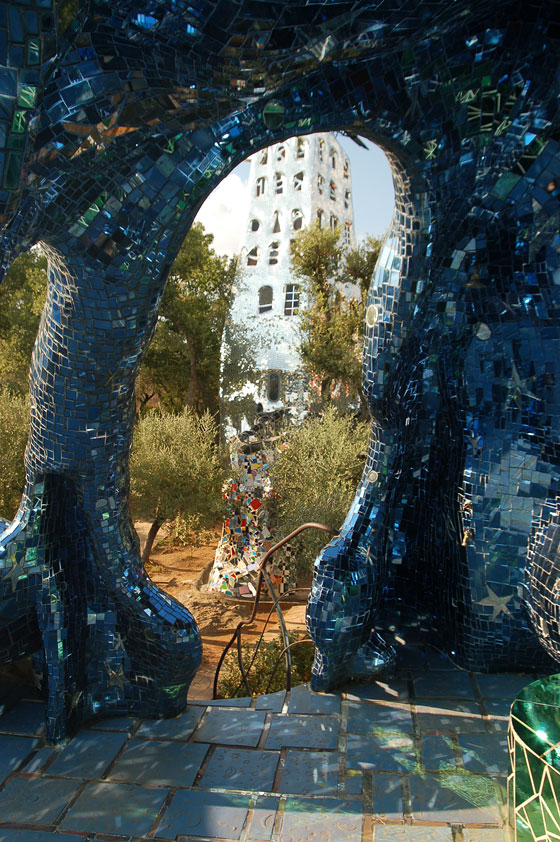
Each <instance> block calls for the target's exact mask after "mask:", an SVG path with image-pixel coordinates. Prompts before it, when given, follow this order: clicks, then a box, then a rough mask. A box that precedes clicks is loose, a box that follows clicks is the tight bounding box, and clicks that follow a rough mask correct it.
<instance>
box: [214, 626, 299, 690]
mask: <svg viewBox="0 0 560 842" xmlns="http://www.w3.org/2000/svg"><path fill="white" fill-rule="evenodd" d="M288 639H289V641H290V643H295V641H296V640H297V638H296V636H295V635H294V634H289V635H288ZM283 651H284V643H283V641H282V638H280V637H278V639H277V640H269V641H263V642H262V643H261V645H260V646H259V649H258V651H257V653H256V655H255V657H254V661H253V663H252V665H251V662H252V660H253V656H254V653H255V646H249V645H248V644H243V646H242V647H241V652H242V658H243V668H244V670H245V672H246V673H247V671H248V679H249V684H250V686H251V690H252V691H253V696H262V695H263V693H276V692H277V691H278V690H285V689H286V661H285V656H284V654H283ZM290 652H291V655H292V686H294V687H295V686H296V685H297V684H303V683H304V682H305V681H309V680H310V678H311V667H312V665H313V655H314V652H315V647H314V645H313V641H312V640H304V641H303V642H301V643H299V642H298V643H296V645H295V646H292V647H291V648H290ZM249 668H250V669H249ZM273 673H274V675H273ZM246 695H247V689H246V687H245V685H244V684H243V682H242V678H241V671H240V669H239V664H238V663H237V651H236V650H234V649H231V650H230V651H229V652H228V654H227V655H226V659H225V661H224V665H223V667H222V670H221V672H220V679H219V682H218V696H219V698H221V699H239V698H243V697H244V696H246Z"/></svg>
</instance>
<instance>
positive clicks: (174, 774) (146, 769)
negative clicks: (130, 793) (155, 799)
mask: <svg viewBox="0 0 560 842" xmlns="http://www.w3.org/2000/svg"><path fill="white" fill-rule="evenodd" d="M208 748H209V745H208V743H187V744H186V745H185V744H184V743H183V742H173V741H171V740H131V741H130V742H129V743H128V745H127V747H126V748H125V750H124V752H123V753H122V755H121V756H120V757H119V759H118V760H117V762H116V763H115V765H114V766H113V768H112V769H111V771H110V772H109V773H108V774H107V778H109V779H110V780H112V781H130V782H131V783H139V784H152V785H153V786H192V785H193V783H194V780H195V778H196V776H197V774H198V771H199V769H200V767H201V765H202V761H203V760H204V758H205V757H206V754H207V752H208Z"/></svg>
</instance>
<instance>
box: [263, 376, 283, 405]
mask: <svg viewBox="0 0 560 842" xmlns="http://www.w3.org/2000/svg"><path fill="white" fill-rule="evenodd" d="M266 392H267V394H266V396H267V398H268V400H269V401H270V402H271V403H276V401H278V400H280V373H279V372H278V371H269V373H268V388H267V390H266Z"/></svg>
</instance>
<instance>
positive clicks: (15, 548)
mask: <svg viewBox="0 0 560 842" xmlns="http://www.w3.org/2000/svg"><path fill="white" fill-rule="evenodd" d="M558 12H559V8H558V4H557V3H555V2H552V0H550V2H526V1H525V2H495V3H493V4H490V3H487V2H484V3H483V2H479V0H473V2H467V0H460V2H455V3H452V4H450V3H448V2H447V0H441V2H435V1H434V2H419V1H418V0H409V2H405V1H403V2H400V0H380V2H377V3H366V2H360V0H355V2H318V0H310V1H309V2H307V3H305V2H299V0H296V2H288V3H284V2H283V3H279V2H266V3H263V2H260V0H235V2H234V0H215V2H210V0H199V2H197V0H195V1H194V2H190V3H186V2H181V0H151V2H134V3H133V2H126V0H112V2H85V3H83V4H81V5H80V6H79V7H78V6H77V5H76V6H74V5H73V4H72V3H68V2H63V3H60V4H59V8H56V7H55V6H54V5H53V3H52V2H51V0H16V2H10V3H2V4H0V67H1V69H0V126H1V134H0V146H1V152H0V168H1V170H2V182H1V188H0V222H1V224H2V230H3V234H2V236H3V250H2V261H3V268H4V269H6V268H7V267H8V266H9V265H10V263H11V261H12V260H13V259H14V257H15V256H17V254H18V253H20V252H21V251H22V250H25V249H27V248H29V247H30V246H31V245H32V244H34V243H36V242H39V241H41V242H42V243H43V244H44V248H45V249H46V251H47V253H48V256H49V291H48V298H47V304H46V308H45V312H44V316H43V320H42V323H41V328H40V332H39V336H38V340H37V344H36V347H35V351H34V355H33V361H32V368H31V406H32V410H31V412H32V430H31V437H30V441H29V446H28V450H27V456H26V468H27V486H26V490H25V493H24V497H23V500H22V504H21V507H20V510H19V513H18V515H17V517H16V520H15V521H14V523H13V524H12V525H11V526H10V527H9V528H8V529H7V530H6V531H5V532H4V533H3V534H2V535H1V536H0V544H1V549H0V599H1V602H0V617H1V619H0V660H2V661H4V662H6V661H9V660H11V659H13V658H16V657H19V656H21V655H23V654H26V653H29V652H31V651H34V650H41V651H42V652H43V669H44V676H43V682H44V685H45V684H46V687H47V692H48V732H49V736H50V738H51V739H60V738H63V736H64V734H65V733H66V729H67V728H73V727H75V726H76V725H77V724H78V723H79V722H80V721H82V720H83V719H87V718H90V717H92V716H95V715H114V714H118V713H127V712H133V713H137V714H141V715H172V714H174V713H178V712H179V711H180V710H181V709H182V708H183V707H184V705H185V703H186V692H187V689H188V685H189V683H190V681H191V680H192V676H193V675H194V673H195V671H196V668H197V665H198V663H199V661H200V652H201V649H200V640H199V636H198V631H197V628H196V623H195V621H194V620H193V618H192V617H191V615H190V614H189V612H188V611H187V610H186V609H185V608H183V607H182V606H180V605H179V604H177V603H176V602H174V601H173V600H172V599H170V598H169V597H167V596H166V595H165V594H163V593H162V592H161V591H159V590H158V589H157V588H156V587H155V586H154V585H153V584H152V583H151V582H150V580H149V579H148V578H147V577H146V575H145V573H144V571H143V570H142V568H141V565H140V560H139V553H138V542H137V538H136V535H135V532H134V530H133V527H132V524H131V521H130V516H129V512H128V454H129V448H130V441H131V433H132V424H133V414H134V379H135V375H136V372H137V369H138V366H139V362H140V360H141V357H142V354H143V351H144V350H145V348H146V345H147V343H148V342H149V339H150V336H151V334H152V331H153V328H154V325H155V320H156V317H157V309H158V304H159V301H160V299H161V295H162V292H163V288H164V284H165V279H166V275H167V272H168V270H169V267H170V265H171V264H172V262H173V259H174V257H175V255H176V254H177V250H178V248H179V245H180V243H181V242H182V240H183V238H184V236H185V233H186V231H187V230H188V228H189V225H190V223H191V220H192V219H193V217H194V215H195V214H196V211H197V210H198V208H199V207H200V205H201V203H202V201H203V200H204V198H205V197H206V196H207V195H208V194H209V192H211V190H212V189H213V187H214V186H215V185H216V184H217V183H218V182H219V181H220V180H221V178H223V177H224V176H225V175H226V174H227V173H228V172H229V171H230V170H231V169H232V168H233V167H234V166H235V165H236V164H237V163H239V162H240V161H241V160H243V159H244V158H245V157H247V155H249V154H250V153H251V152H253V151H255V150H256V149H259V148H262V147H264V146H267V145H269V144H270V143H272V142H275V141H277V140H280V139H283V138H286V137H289V136H293V135H301V134H306V133H311V132H313V131H330V130H340V131H346V132H347V133H349V134H351V135H357V134H360V135H363V136H365V137H367V138H370V139H371V140H373V141H374V142H376V143H378V144H379V145H380V146H381V147H382V148H383V149H384V150H385V152H386V153H387V155H388V157H389V159H390V162H391V165H392V167H393V172H394V178H395V186H396V210H395V215H394V220H393V224H392V228H391V230H390V232H389V235H388V239H387V241H386V244H385V248H384V250H383V253H382V256H381V259H380V262H379V264H378V267H377V269H376V272H375V276H374V279H373V282H372V286H371V290H370V294H369V299H368V306H367V311H366V317H365V333H366V338H365V347H364V389H365V392H366V394H367V397H368V400H369V404H370V407H371V411H372V416H373V419H374V421H373V429H372V439H371V447H370V453H369V458H368V464H367V466H366V470H365V473H364V476H363V479H362V482H361V484H360V488H359V490H358V492H357V496H356V500H355V502H354V504H353V506H352V509H351V511H350V513H349V515H348V517H347V519H346V521H345V523H344V526H343V528H342V532H341V535H340V537H339V538H337V539H335V540H334V541H333V542H332V543H331V544H330V545H329V546H328V547H327V548H326V549H325V550H324V551H323V552H322V554H321V556H320V558H319V559H318V560H317V562H316V568H315V578H314V583H313V587H312V591H311V596H310V601H309V606H308V626H309V629H310V632H311V634H312V636H313V637H314V639H315V642H316V645H317V656H316V661H315V667H314V679H313V683H314V686H315V687H316V688H318V689H325V688H328V687H331V686H333V685H334V684H336V683H340V682H341V681H344V680H345V679H346V678H347V677H348V675H349V674H360V670H362V671H363V670H364V669H380V668H382V666H383V664H384V663H389V662H391V659H392V652H391V650H390V648H389V647H386V646H385V645H384V644H383V642H382V640H381V639H380V638H379V636H378V634H377V633H376V632H374V633H373V636H371V630H372V628H373V626H374V625H377V626H379V628H380V630H381V631H383V629H384V628H389V627H390V628H393V629H398V630H400V631H401V632H402V633H403V634H405V636H406V635H408V634H410V635H424V636H426V637H427V638H429V639H432V640H435V642H436V643H437V644H438V645H439V646H441V647H442V648H444V649H445V650H446V651H447V652H449V653H451V654H452V657H453V658H454V659H455V660H456V661H457V662H458V663H459V664H461V665H463V666H466V667H469V668H471V669H475V670H482V671H484V670H491V671H492V670H501V669H513V668H516V669H517V668H519V669H526V668H529V667H531V668H534V667H535V666H536V665H537V664H539V665H541V666H545V665H546V663H547V662H548V661H547V659H549V658H550V656H552V657H553V658H557V657H559V655H560V652H559V646H560V635H559V626H558V611H559V605H560V586H559V585H558V583H559V582H560V577H559V576H558V563H557V546H558V540H559V537H560V533H559V526H558V524H559V511H558V505H557V502H556V501H557V494H558V491H557V483H558V482H559V473H558V461H559V453H560V449H559V448H560V442H559V426H558V411H559V391H558V390H559V387H560V380H559V375H560V371H557V369H558V360H559V359H560V354H559V353H558V350H559V349H558V342H559V337H560V333H559V325H558V297H559V295H558V289H559V286H558V285H559V284H560V269H559V266H558V249H559V245H560V243H559V235H558V230H559V224H558V219H559V216H558V210H559V200H558V197H559V190H560V186H559V184H560V183H559V179H560V162H559V155H558V129H559V120H558V46H559V42H558V39H559V36H560V24H559V23H558V21H559V20H560V15H559V14H558ZM374 200H375V197H374V196H372V201H374ZM549 663H550V664H552V661H550V662H549ZM37 669H38V671H39V672H40V671H41V670H40V669H39V665H37Z"/></svg>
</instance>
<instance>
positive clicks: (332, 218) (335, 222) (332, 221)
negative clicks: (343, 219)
mask: <svg viewBox="0 0 560 842" xmlns="http://www.w3.org/2000/svg"><path fill="white" fill-rule="evenodd" d="M329 224H330V228H331V231H334V230H335V229H336V228H338V216H335V215H334V213H331V216H330V219H329Z"/></svg>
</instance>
